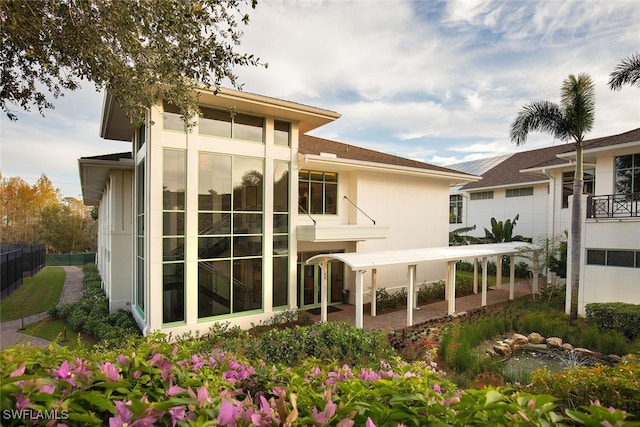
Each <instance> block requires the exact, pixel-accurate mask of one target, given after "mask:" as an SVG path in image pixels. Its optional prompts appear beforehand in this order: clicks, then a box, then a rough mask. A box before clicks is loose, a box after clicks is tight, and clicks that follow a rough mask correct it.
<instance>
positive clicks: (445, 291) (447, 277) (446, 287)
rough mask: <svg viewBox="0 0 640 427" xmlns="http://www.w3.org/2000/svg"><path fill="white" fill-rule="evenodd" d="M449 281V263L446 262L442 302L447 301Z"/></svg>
mask: <svg viewBox="0 0 640 427" xmlns="http://www.w3.org/2000/svg"><path fill="white" fill-rule="evenodd" d="M450 281H451V263H450V262H447V270H446V272H445V275H444V300H445V301H449V298H450V297H449V282H450Z"/></svg>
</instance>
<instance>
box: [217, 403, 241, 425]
mask: <svg viewBox="0 0 640 427" xmlns="http://www.w3.org/2000/svg"><path fill="white" fill-rule="evenodd" d="M238 415H239V414H238V411H237V408H236V407H235V406H234V405H233V403H231V401H229V400H223V401H222V404H221V405H220V412H218V417H217V418H216V420H217V421H218V424H220V425H223V426H235V425H236V421H235V420H236V417H237V416H238Z"/></svg>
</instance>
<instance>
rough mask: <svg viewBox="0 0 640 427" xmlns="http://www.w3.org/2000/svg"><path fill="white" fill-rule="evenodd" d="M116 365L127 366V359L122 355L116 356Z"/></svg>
mask: <svg viewBox="0 0 640 427" xmlns="http://www.w3.org/2000/svg"><path fill="white" fill-rule="evenodd" d="M118 363H119V364H121V365H124V366H129V359H127V356H125V355H124V354H119V355H118Z"/></svg>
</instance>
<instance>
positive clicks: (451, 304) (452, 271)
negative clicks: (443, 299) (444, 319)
mask: <svg viewBox="0 0 640 427" xmlns="http://www.w3.org/2000/svg"><path fill="white" fill-rule="evenodd" d="M447 264H448V266H447V272H448V273H449V280H448V281H447V285H446V286H447V287H448V288H449V300H448V304H447V312H448V314H449V315H452V314H453V313H455V312H456V261H449V262H448V263H447Z"/></svg>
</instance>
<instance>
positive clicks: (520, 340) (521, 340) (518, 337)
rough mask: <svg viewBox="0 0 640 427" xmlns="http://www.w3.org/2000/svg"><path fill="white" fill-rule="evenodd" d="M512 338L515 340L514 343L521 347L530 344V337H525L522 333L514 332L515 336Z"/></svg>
mask: <svg viewBox="0 0 640 427" xmlns="http://www.w3.org/2000/svg"><path fill="white" fill-rule="evenodd" d="M511 339H512V340H513V344H514V345H516V346H519V347H522V346H523V345H527V344H529V338H527V337H525V336H524V335H522V334H513V337H512V338H511Z"/></svg>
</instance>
